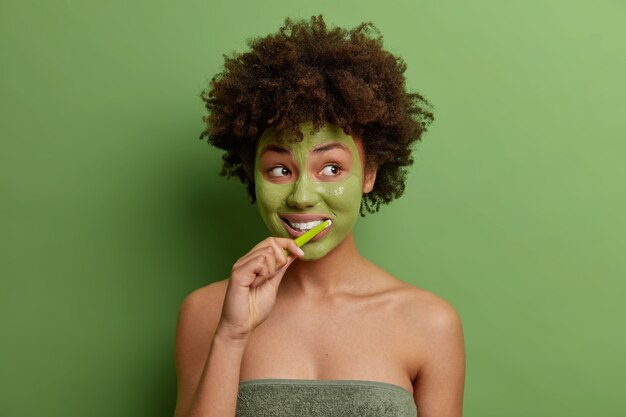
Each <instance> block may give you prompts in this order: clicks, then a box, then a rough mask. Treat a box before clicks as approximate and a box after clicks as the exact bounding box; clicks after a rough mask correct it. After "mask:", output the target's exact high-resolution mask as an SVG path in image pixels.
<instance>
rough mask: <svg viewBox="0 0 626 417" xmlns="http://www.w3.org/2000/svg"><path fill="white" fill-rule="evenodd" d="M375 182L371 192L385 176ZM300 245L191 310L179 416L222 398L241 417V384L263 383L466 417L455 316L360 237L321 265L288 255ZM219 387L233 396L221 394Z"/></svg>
mask: <svg viewBox="0 0 626 417" xmlns="http://www.w3.org/2000/svg"><path fill="white" fill-rule="evenodd" d="M364 178H365V180H364V184H363V191H364V192H367V191H368V190H371V187H372V185H373V181H374V178H375V175H372V174H369V175H365V177H364ZM290 242H291V241H290V240H289V239H277V238H270V239H266V240H264V241H263V242H261V243H260V244H259V245H257V246H256V247H255V248H253V249H252V250H251V251H250V252H249V253H248V254H246V255H244V256H243V257H242V258H241V259H240V260H239V261H238V262H237V263H236V264H235V265H234V266H233V271H232V274H231V278H230V279H226V280H222V281H219V282H216V283H214V284H210V285H207V286H205V287H203V288H200V289H198V290H196V291H194V292H193V293H191V294H190V295H189V296H188V297H187V298H186V299H185V301H184V302H183V304H182V306H181V310H180V314H179V318H178V328H177V334H176V346H175V351H176V366H177V375H178V389H179V392H178V403H177V407H176V417H182V416H188V415H194V412H198V413H200V412H204V410H210V411H213V410H211V408H212V407H211V406H209V404H215V403H216V401H217V400H219V402H220V406H221V407H223V408H221V409H220V410H222V411H220V412H224V414H223V415H234V408H235V405H236V390H237V384H238V381H239V380H251V379H259V378H290V379H344V380H346V379H361V380H371V381H380V382H387V383H391V384H396V385H399V386H402V387H404V388H405V389H406V390H407V391H409V392H412V393H413V396H414V398H415V402H416V405H417V409H418V413H419V416H420V417H460V416H461V415H462V401H463V387H464V379H465V353H464V347H463V332H462V328H461V321H460V319H459V316H458V314H457V313H456V312H455V310H454V309H453V308H452V307H451V306H450V305H449V304H448V303H447V302H445V301H444V300H442V299H441V298H439V297H437V296H435V295H434V294H432V293H430V292H428V291H424V290H421V289H418V288H415V287H413V286H411V285H409V284H406V283H404V282H402V281H400V280H398V279H397V278H395V277H393V276H391V275H389V274H388V273H386V272H385V271H383V270H381V269H380V268H378V267H377V266H375V265H373V264H372V263H370V262H369V261H367V260H366V259H365V258H363V257H361V256H360V254H359V253H358V250H357V248H356V245H355V242H354V239H353V236H352V234H350V235H349V236H348V237H347V238H346V239H345V240H344V241H343V242H342V243H341V244H339V246H337V247H336V248H335V249H334V250H333V251H331V252H330V253H329V254H328V255H326V256H325V257H323V258H321V259H319V260H315V261H307V262H303V261H299V260H295V261H293V259H292V257H289V259H287V258H286V257H285V256H284V254H282V253H281V250H280V249H281V248H287V249H289V250H290V251H292V253H296V249H295V248H293V247H290V246H289V245H290V244H291V243H292V242H291V243H290ZM289 262H293V263H292V264H291V265H290V266H289V267H288V269H286V268H285V265H287V263H289ZM225 300H226V301H225ZM246 300H247V301H248V302H246ZM209 352H211V353H209ZM207 355H209V360H207ZM212 355H213V356H212ZM215 355H219V357H220V358H221V359H220V361H217V360H216V359H215V358H216V357H217V356H215ZM211 358H213V360H211ZM238 364H240V368H237V365H238ZM236 369H239V371H238V372H237V371H236ZM205 374H206V375H211V378H204V375H205ZM225 385H226V386H228V387H227V388H224V386H225ZM219 390H221V391H219ZM218 391H219V392H220V393H222V394H224V395H225V397H224V396H221V397H219V398H214V397H211V394H210V393H211V392H214V393H216V392H218ZM198 393H200V394H198ZM206 393H209V394H206ZM214 395H215V394H214ZM223 410H225V411H223ZM216 415H219V414H216Z"/></svg>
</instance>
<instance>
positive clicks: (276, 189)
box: [255, 180, 288, 211]
mask: <svg viewBox="0 0 626 417" xmlns="http://www.w3.org/2000/svg"><path fill="white" fill-rule="evenodd" d="M255 191H256V199H257V204H258V205H259V208H260V209H261V210H264V211H273V210H276V209H278V208H279V207H281V206H282V205H283V203H284V201H285V199H286V198H287V193H288V187H286V186H285V185H277V184H271V183H268V182H267V181H264V180H260V181H257V182H256V185H255Z"/></svg>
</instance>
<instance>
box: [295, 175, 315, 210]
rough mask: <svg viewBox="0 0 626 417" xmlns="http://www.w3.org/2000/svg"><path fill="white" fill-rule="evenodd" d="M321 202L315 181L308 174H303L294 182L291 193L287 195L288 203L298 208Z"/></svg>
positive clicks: (313, 205) (312, 205)
mask: <svg viewBox="0 0 626 417" xmlns="http://www.w3.org/2000/svg"><path fill="white" fill-rule="evenodd" d="M318 202H319V194H318V192H317V190H316V189H315V184H314V183H313V181H311V180H309V179H308V178H307V177H306V176H301V177H300V178H298V180H297V181H296V182H294V183H293V188H292V189H291V193H290V194H289V196H288V197H287V204H289V205H290V206H291V207H294V208H297V209H301V210H302V209H307V208H311V207H315V205H317V203H318Z"/></svg>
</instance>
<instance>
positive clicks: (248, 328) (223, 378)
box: [175, 238, 303, 417]
mask: <svg viewBox="0 0 626 417" xmlns="http://www.w3.org/2000/svg"><path fill="white" fill-rule="evenodd" d="M285 249H287V250H289V252H290V253H293V254H295V255H296V256H302V255H303V253H302V251H301V250H300V249H299V248H298V247H297V246H296V244H295V242H294V241H293V240H291V239H283V238H268V239H266V240H264V241H262V242H261V243H259V244H258V245H257V246H255V247H254V248H252V250H251V251H250V252H248V253H247V254H246V255H244V256H243V257H242V258H240V259H239V260H238V261H237V262H236V263H235V265H234V266H233V269H232V272H231V278H230V279H228V280H224V281H220V282H217V283H215V284H211V285H208V286H206V287H204V288H201V289H199V290H196V291H194V292H193V293H191V294H190V295H189V296H187V298H185V300H184V301H183V303H182V305H181V308H180V312H179V316H178V324H177V329H176V342H175V357H176V374H177V379H178V398H177V403H176V411H175V417H234V416H235V414H236V408H237V393H238V390H239V374H240V368H241V361H242V359H243V354H244V352H245V348H246V345H247V342H248V338H249V337H250V334H251V333H252V332H253V331H254V329H255V328H256V327H257V326H258V325H259V324H261V323H262V322H263V321H264V320H265V319H266V318H267V316H268V315H269V314H270V312H271V310H272V308H273V306H274V303H275V301H276V292H277V291H278V286H279V285H280V281H281V280H282V277H283V275H284V273H285V271H286V269H287V268H288V266H289V265H290V264H291V262H293V260H294V259H295V257H294V256H289V257H287V256H286V254H285Z"/></svg>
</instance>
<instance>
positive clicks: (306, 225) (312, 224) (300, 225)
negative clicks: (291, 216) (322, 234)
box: [285, 219, 323, 232]
mask: <svg viewBox="0 0 626 417" xmlns="http://www.w3.org/2000/svg"><path fill="white" fill-rule="evenodd" d="M285 220H287V219H285ZM322 221H323V220H315V221H313V222H307V223H296V222H292V221H290V220H287V223H289V226H291V228H292V229H295V230H298V231H299V232H305V231H307V230H310V229H312V228H314V227H315V226H317V225H318V224H321V223H322Z"/></svg>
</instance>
